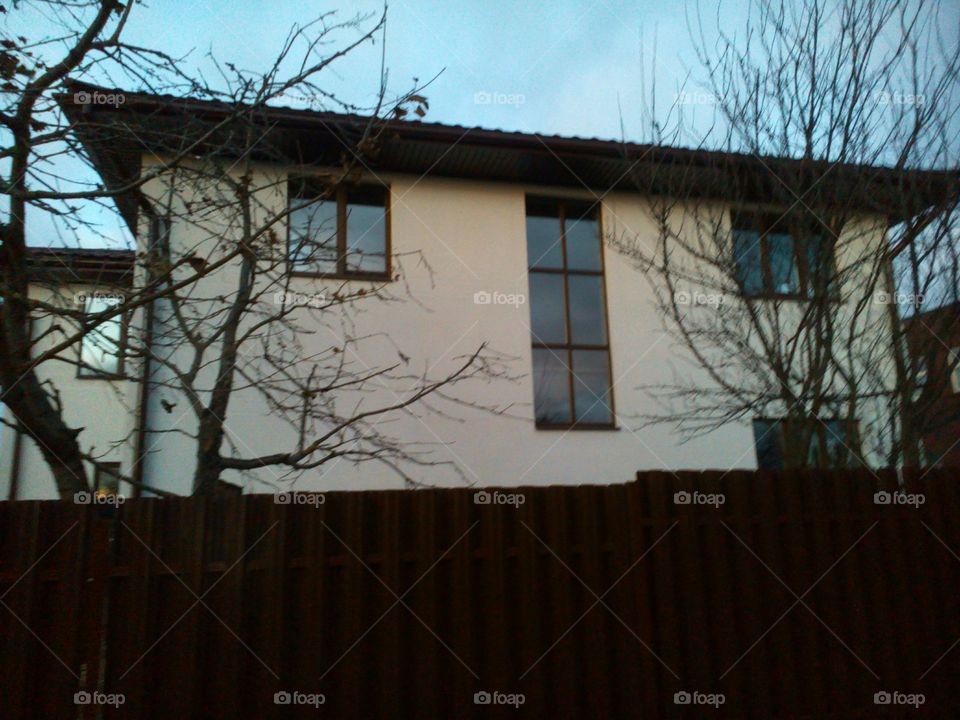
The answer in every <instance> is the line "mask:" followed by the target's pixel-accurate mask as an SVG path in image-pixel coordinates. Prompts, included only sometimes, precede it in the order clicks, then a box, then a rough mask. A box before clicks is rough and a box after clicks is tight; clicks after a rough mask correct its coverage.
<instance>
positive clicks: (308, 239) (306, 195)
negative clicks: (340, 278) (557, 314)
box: [288, 181, 389, 275]
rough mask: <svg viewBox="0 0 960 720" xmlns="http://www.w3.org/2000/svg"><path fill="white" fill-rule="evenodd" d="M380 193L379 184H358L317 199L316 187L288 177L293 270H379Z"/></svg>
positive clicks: (383, 241) (383, 214) (383, 234)
mask: <svg viewBox="0 0 960 720" xmlns="http://www.w3.org/2000/svg"><path fill="white" fill-rule="evenodd" d="M386 193H387V191H386V189H385V188H382V187H363V186H360V187H350V188H345V189H344V188H342V189H340V190H338V191H337V192H336V193H334V194H332V195H330V196H329V197H322V198H321V199H317V196H318V195H322V194H323V190H322V189H317V188H311V187H310V186H309V184H308V183H307V182H306V181H291V183H290V207H291V211H290V214H289V216H288V225H289V245H288V257H289V259H290V264H291V267H292V269H293V271H295V272H303V273H316V274H319V275H365V274H374V275H383V274H385V273H386V272H387V266H388V262H389V258H388V257H387V194H386ZM341 222H342V223H343V224H342V226H341Z"/></svg>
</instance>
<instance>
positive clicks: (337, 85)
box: [2, 0, 960, 244]
mask: <svg viewBox="0 0 960 720" xmlns="http://www.w3.org/2000/svg"><path fill="white" fill-rule="evenodd" d="M745 6H746V2H745V0H701V2H700V3H699V8H700V10H701V12H702V14H703V17H704V19H705V23H706V30H707V35H706V41H707V43H708V44H712V43H713V42H714V41H715V39H716V36H715V35H714V34H713V31H714V30H715V26H716V24H717V22H718V20H719V22H720V23H721V24H722V25H723V27H724V29H725V30H727V31H728V32H737V31H738V30H739V31H742V28H743V26H744V24H745V22H746V20H747V18H746V11H745ZM338 7H339V10H338ZM697 8H698V3H697V2H696V0H673V1H671V2H664V1H663V0H659V1H652V0H640V1H639V2H628V1H625V0H594V1H591V0H554V1H551V2H545V1H543V0H535V1H529V2H518V1H517V0H469V1H468V0H452V1H448V2H443V1H442V0H391V1H390V3H389V9H388V25H387V34H386V62H387V67H388V70H389V78H390V82H389V89H390V90H392V91H394V92H402V91H405V90H407V89H409V87H410V86H411V84H412V82H413V78H419V79H420V80H421V81H424V80H426V79H428V78H431V77H433V76H434V75H437V74H438V73H440V75H439V77H438V78H437V79H436V80H435V81H434V82H433V83H432V84H431V85H430V86H429V87H428V88H427V90H426V91H425V94H426V95H427V97H428V99H429V101H430V109H429V112H428V115H427V117H426V119H427V120H432V121H439V122H446V123H455V124H463V125H476V126H481V127H486V128H501V129H506V130H523V131H530V132H542V133H556V134H563V135H579V136H587V137H601V138H619V137H620V136H621V116H622V120H623V123H624V134H625V135H626V137H627V138H628V139H631V140H638V141H643V140H648V139H649V137H648V136H647V135H646V133H645V132H644V126H645V122H644V114H643V110H642V108H643V103H642V101H641V100H642V98H643V97H645V96H646V95H647V94H648V93H649V91H650V87H649V85H648V86H647V87H646V88H644V85H643V83H644V77H646V79H647V81H648V83H649V80H650V78H651V77H652V76H653V75H654V74H655V76H656V78H657V93H656V96H657V102H658V106H659V108H658V109H662V108H664V107H666V106H669V105H670V103H671V102H672V101H673V100H674V98H675V96H676V93H677V92H678V91H679V90H681V89H682V88H683V87H684V83H686V88H685V89H686V91H687V92H691V91H696V90H697V89H698V88H700V86H699V85H698V78H699V75H698V71H697V69H696V60H695V57H694V52H693V48H694V45H693V41H692V40H691V39H690V32H689V30H688V24H687V21H688V18H689V19H690V20H691V21H693V19H694V18H695V17H696V14H697ZM332 10H338V15H339V17H340V18H341V19H344V20H345V19H348V18H349V17H352V16H353V15H354V14H357V13H360V14H365V13H366V14H370V15H371V16H376V15H379V13H380V12H382V10H383V5H382V3H381V2H376V1H370V0H356V1H354V2H352V3H350V4H346V3H344V4H342V5H338V4H337V3H319V4H315V3H310V2H303V1H302V0H299V1H291V0H272V1H269V2H263V1H260V2H256V1H255V0H232V1H231V0H208V1H207V2H202V3H190V2H186V0H176V1H172V0H152V1H151V2H149V3H148V4H146V5H138V6H137V7H136V8H135V10H134V12H133V14H132V16H131V19H130V22H129V24H128V26H127V28H126V32H125V37H126V39H127V41H128V42H130V43H133V44H138V45H144V46H148V47H159V48H161V49H163V50H165V51H167V52H169V53H171V54H173V55H187V54H188V53H189V54H190V56H189V58H188V60H187V64H188V65H192V66H195V67H197V68H206V70H207V71H209V69H210V66H209V63H208V62H207V61H206V59H205V55H206V54H207V53H208V52H212V53H213V54H214V55H216V56H217V57H218V58H219V59H221V60H225V61H231V62H234V63H235V64H237V65H238V66H241V67H244V68H249V69H252V70H263V69H265V68H266V67H267V66H268V64H269V63H270V61H271V60H272V58H273V57H274V56H275V54H276V52H277V49H278V48H279V47H280V46H281V44H282V42H283V40H284V37H285V36H286V34H287V32H288V30H289V28H290V27H291V26H292V25H294V24H295V23H304V22H306V21H308V20H310V19H312V18H314V17H316V16H317V15H318V14H320V13H322V12H325V11H332ZM941 19H942V20H943V21H944V25H945V26H946V27H953V28H954V36H956V30H955V29H956V28H957V27H958V25H960V0H944V2H943V3H942V6H941ZM2 22H3V23H4V24H5V25H6V26H7V28H8V30H9V31H13V30H15V28H16V27H18V26H19V27H24V28H25V29H27V30H29V32H26V33H25V34H27V35H29V36H31V37H38V36H40V35H42V34H55V31H56V28H55V27H54V26H53V25H52V24H51V22H50V17H49V16H48V10H47V9H45V8H44V6H43V4H27V3H24V4H21V6H20V9H17V10H13V11H12V12H10V13H8V14H7V15H5V16H4V19H3V21H2ZM374 22H375V21H374V20H373V19H371V20H369V21H368V25H369V24H373V23H374ZM339 37H340V39H341V40H342V41H343V42H347V41H349V40H350V39H351V38H352V37H355V33H352V32H344V33H342V34H341V35H340V36H339ZM380 53H381V47H380V45H379V43H378V44H377V45H376V46H366V47H362V48H360V49H358V50H357V51H356V52H354V53H353V54H351V55H350V56H348V57H347V58H344V59H343V60H341V61H339V62H338V63H337V64H336V65H335V66H334V67H333V68H332V69H330V70H329V71H328V72H327V73H326V77H325V79H323V81H322V85H323V87H324V88H326V89H330V90H334V91H336V92H337V93H338V94H339V95H340V96H341V97H343V98H344V99H346V100H348V101H350V102H352V103H355V104H358V105H365V104H369V103H370V102H371V101H372V99H373V98H374V96H375V93H376V90H377V87H378V81H379V71H380ZM654 68H655V70H654ZM691 71H692V72H693V75H692V76H691V75H690V73H691ZM88 79H93V80H96V78H88ZM287 104H291V105H298V104H300V105H301V106H302V105H303V103H297V102H295V101H291V102H289V103H287ZM690 111H693V113H694V116H695V119H696V120H701V119H702V120H705V121H706V120H709V115H710V113H711V112H712V109H711V108H710V107H709V106H704V107H695V106H694V107H688V108H685V112H690ZM697 113H699V114H700V115H699V116H698V115H697ZM694 142H695V139H691V141H690V143H684V144H692V143H694ZM107 224H109V227H108V226H107ZM115 226H116V220H115V219H111V220H109V221H107V220H105V224H104V227H103V229H102V232H103V234H104V235H106V236H108V237H114V238H116V237H117V233H118V232H121V234H122V231H120V230H119V229H118V228H117V227H115ZM49 230H50V228H47V229H45V230H41V234H43V235H44V236H46V237H47V238H48V239H47V240H44V239H41V238H39V237H37V236H36V235H34V237H33V239H32V242H34V243H36V244H57V243H56V241H55V240H54V239H52V238H50V232H49Z"/></svg>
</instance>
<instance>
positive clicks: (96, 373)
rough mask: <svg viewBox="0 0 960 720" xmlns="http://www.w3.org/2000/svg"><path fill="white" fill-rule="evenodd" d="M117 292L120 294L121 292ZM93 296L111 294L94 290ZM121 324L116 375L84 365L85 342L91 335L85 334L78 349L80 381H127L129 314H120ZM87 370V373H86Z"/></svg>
mask: <svg viewBox="0 0 960 720" xmlns="http://www.w3.org/2000/svg"><path fill="white" fill-rule="evenodd" d="M117 292H120V291H119V290H118V291H117ZM91 293H92V294H94V295H96V294H103V295H109V294H111V292H109V291H102V290H93V291H91ZM83 311H84V315H86V314H87V308H86V302H84V308H83ZM117 319H118V320H119V322H120V340H119V343H118V346H117V371H116V372H115V373H110V372H103V371H100V370H94V369H93V368H88V367H87V366H86V365H84V363H83V342H84V340H86V339H87V337H88V335H89V333H87V332H85V333H84V334H83V336H82V337H81V338H80V342H79V344H78V347H77V375H76V377H77V379H78V380H125V379H126V375H125V374H124V369H125V366H126V357H127V353H126V348H127V341H128V339H129V338H128V331H129V327H128V326H129V317H128V314H127V313H125V312H124V313H120V315H119V317H118V318H117ZM85 370H86V372H85Z"/></svg>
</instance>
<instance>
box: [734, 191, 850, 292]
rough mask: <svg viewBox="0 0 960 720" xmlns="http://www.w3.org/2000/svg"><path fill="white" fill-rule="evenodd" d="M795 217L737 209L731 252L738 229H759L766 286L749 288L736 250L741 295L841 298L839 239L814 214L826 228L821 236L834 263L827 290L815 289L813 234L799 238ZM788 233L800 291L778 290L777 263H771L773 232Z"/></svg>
mask: <svg viewBox="0 0 960 720" xmlns="http://www.w3.org/2000/svg"><path fill="white" fill-rule="evenodd" d="M790 220H791V218H788V217H779V218H778V217H777V216H776V215H775V214H771V213H769V212H755V211H749V210H741V211H737V210H733V211H731V218H730V232H731V252H733V248H734V242H735V241H734V240H733V239H732V236H733V234H734V233H737V232H738V231H743V232H755V233H757V234H758V236H759V237H758V239H757V243H758V244H759V245H760V277H761V280H762V285H763V289H762V290H761V291H760V292H749V293H748V292H746V291H745V289H744V285H743V283H741V282H740V278H739V272H738V270H739V267H738V265H737V259H736V254H735V253H734V257H733V263H734V273H735V275H737V278H736V279H737V285H738V286H739V288H740V295H741V297H745V298H749V299H751V300H798V301H804V300H807V301H809V300H820V299H827V300H831V301H837V300H838V299H839V289H838V288H837V258H836V252H835V243H834V242H833V241H832V240H831V239H830V238H829V237H828V236H827V233H828V232H829V228H828V227H827V226H826V225H825V224H824V223H823V221H822V220H820V219H819V218H816V217H814V218H813V222H815V223H819V224H820V226H821V227H822V228H823V230H824V231H826V232H822V233H820V234H819V235H817V237H819V238H821V240H822V241H826V242H827V244H828V246H829V260H828V262H829V264H830V282H828V283H827V288H826V293H825V294H823V295H821V294H818V293H816V292H815V288H814V287H813V284H812V283H811V281H810V278H811V276H812V273H811V272H810V268H809V262H808V261H809V254H808V252H807V250H808V241H809V237H810V236H812V235H813V233H811V235H810V236H807V237H803V238H798V237H797V236H796V235H795V234H794V233H793V232H792V230H791V227H790ZM771 235H788V236H789V237H790V239H791V242H792V245H793V251H792V260H793V263H792V265H791V268H792V269H794V270H795V271H796V275H797V290H796V292H789V293H783V292H777V291H776V289H775V287H774V282H773V267H772V263H771V252H770V248H769V245H770V236H771Z"/></svg>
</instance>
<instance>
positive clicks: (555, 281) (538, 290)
mask: <svg viewBox="0 0 960 720" xmlns="http://www.w3.org/2000/svg"><path fill="white" fill-rule="evenodd" d="M565 312H566V310H565V308H564V300H563V276H562V275H555V274H553V273H538V272H532V273H530V329H531V331H532V332H533V341H534V342H535V343H562V342H566V341H567V327H566V318H565Z"/></svg>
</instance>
